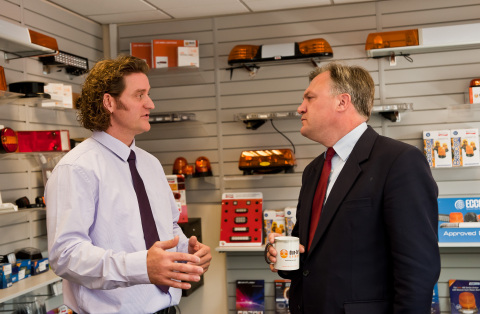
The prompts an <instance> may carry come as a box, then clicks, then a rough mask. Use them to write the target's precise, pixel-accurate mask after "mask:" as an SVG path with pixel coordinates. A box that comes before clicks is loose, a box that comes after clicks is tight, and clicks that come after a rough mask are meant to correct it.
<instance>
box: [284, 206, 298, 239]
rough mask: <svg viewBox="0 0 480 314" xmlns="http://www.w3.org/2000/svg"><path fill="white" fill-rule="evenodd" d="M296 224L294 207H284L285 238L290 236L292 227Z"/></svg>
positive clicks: (295, 209)
mask: <svg viewBox="0 0 480 314" xmlns="http://www.w3.org/2000/svg"><path fill="white" fill-rule="evenodd" d="M296 222H297V208H296V207H285V223H286V227H287V228H286V232H285V234H286V235H287V236H291V235H292V231H293V227H294V226H295V223H296Z"/></svg>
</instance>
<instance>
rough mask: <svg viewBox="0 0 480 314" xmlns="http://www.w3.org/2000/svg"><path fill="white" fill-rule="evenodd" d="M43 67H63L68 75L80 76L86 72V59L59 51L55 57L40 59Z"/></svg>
mask: <svg viewBox="0 0 480 314" xmlns="http://www.w3.org/2000/svg"><path fill="white" fill-rule="evenodd" d="M39 59H40V61H41V62H42V63H43V65H55V66H63V67H65V70H66V72H67V73H69V74H73V75H82V74H84V73H87V72H88V59H87V58H84V57H80V56H77V55H74V54H71V53H68V52H64V51H60V52H59V53H58V54H57V55H55V56H48V57H40V58H39Z"/></svg>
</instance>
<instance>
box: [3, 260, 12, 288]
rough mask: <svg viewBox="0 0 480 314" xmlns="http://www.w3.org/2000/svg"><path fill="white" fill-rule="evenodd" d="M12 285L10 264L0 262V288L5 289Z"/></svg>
mask: <svg viewBox="0 0 480 314" xmlns="http://www.w3.org/2000/svg"><path fill="white" fill-rule="evenodd" d="M11 286H12V264H10V263H1V264H0V289H5V288H8V287H11Z"/></svg>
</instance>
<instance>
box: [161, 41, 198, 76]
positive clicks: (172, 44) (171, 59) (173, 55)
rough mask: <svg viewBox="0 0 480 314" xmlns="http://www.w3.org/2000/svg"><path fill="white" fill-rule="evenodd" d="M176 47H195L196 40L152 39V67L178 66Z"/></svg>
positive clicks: (196, 45)
mask: <svg viewBox="0 0 480 314" xmlns="http://www.w3.org/2000/svg"><path fill="white" fill-rule="evenodd" d="M178 47H197V48H198V41H196V40H183V39H182V40H173V39H154V40H152V68H153V69H158V68H166V67H178V49H177V48H178Z"/></svg>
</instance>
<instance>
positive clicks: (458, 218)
mask: <svg viewBox="0 0 480 314" xmlns="http://www.w3.org/2000/svg"><path fill="white" fill-rule="evenodd" d="M450 222H463V214H462V213H457V212H455V213H450Z"/></svg>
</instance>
